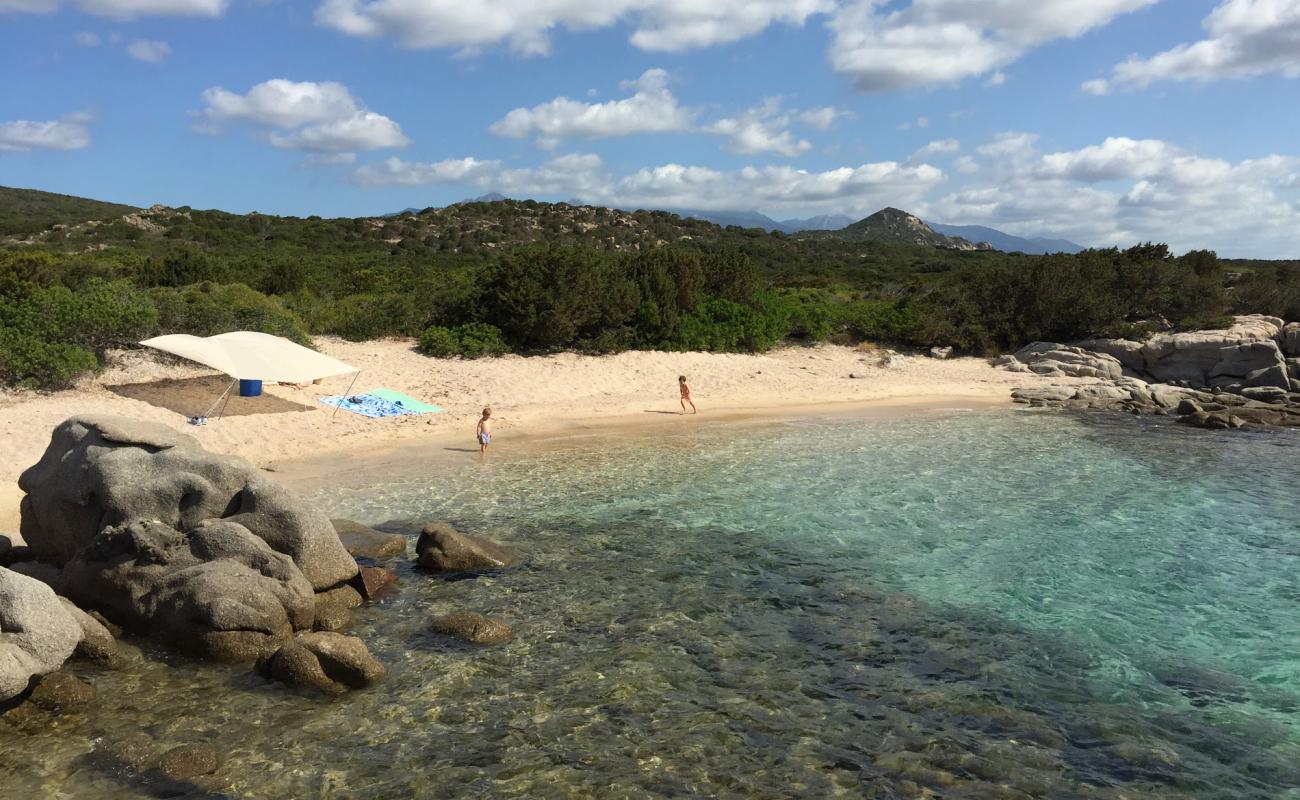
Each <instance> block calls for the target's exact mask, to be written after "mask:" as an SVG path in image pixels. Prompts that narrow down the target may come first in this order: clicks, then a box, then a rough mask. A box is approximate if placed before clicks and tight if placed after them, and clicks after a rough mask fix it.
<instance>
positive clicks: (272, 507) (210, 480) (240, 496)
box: [18, 415, 357, 589]
mask: <svg viewBox="0 0 1300 800" xmlns="http://www.w3.org/2000/svg"><path fill="white" fill-rule="evenodd" d="M18 485H19V487H20V488H21V489H22V490H23V491H25V492H27V495H26V497H24V498H23V502H22V528H21V533H22V536H23V538H24V539H25V540H26V541H27V544H28V545H30V546H31V548H32V550H33V552H34V554H35V556H36V557H37V558H38V559H41V560H43V561H49V562H51V563H54V564H57V565H62V564H65V563H67V562H68V561H70V560H71V559H72V558H73V557H74V556H75V555H76V554H77V551H78V550H80V549H81V548H83V547H85V546H87V545H89V544H90V543H91V541H92V540H93V539H94V538H95V536H96V535H97V534H98V533H99V532H100V531H102V530H104V529H105V528H111V527H120V526H124V525H129V524H131V523H133V522H137V521H152V522H159V523H162V524H163V525H166V526H168V527H170V528H173V529H175V530H178V531H190V530H192V529H194V528H196V527H197V526H198V525H199V524H200V523H202V522H204V521H205V520H211V519H229V520H231V521H233V522H236V523H238V524H239V525H241V526H243V527H244V528H245V529H246V530H248V531H249V532H251V533H252V534H253V535H255V536H257V537H258V538H260V539H262V540H263V541H264V542H266V543H267V544H268V545H269V546H270V547H271V548H272V549H273V550H275V551H276V552H279V553H283V554H284V555H287V556H289V557H290V558H291V559H292V560H293V562H294V564H295V565H296V566H297V568H298V569H299V570H300V571H301V572H302V574H303V575H305V576H306V577H307V580H309V581H310V582H311V584H312V586H313V588H316V589H328V588H332V587H334V586H337V585H338V584H340V583H342V582H344V581H346V580H348V579H349V578H351V577H352V576H353V575H355V574H356V572H357V566H356V562H355V561H354V560H353V559H352V557H351V556H350V555H348V552H347V550H345V549H344V548H343V545H342V543H341V542H340V541H339V538H338V535H337V534H335V532H334V526H333V525H331V524H330V521H329V519H328V518H327V517H325V515H324V514H322V513H320V512H319V511H318V510H316V509H314V508H312V507H310V506H308V505H306V504H305V503H303V502H302V501H300V500H298V499H297V498H295V497H293V496H292V495H290V494H289V493H288V492H286V491H285V490H284V489H283V488H282V487H280V486H279V485H278V484H275V483H273V482H271V481H270V480H268V479H266V478H265V477H263V476H262V475H261V474H260V473H259V472H258V471H257V470H256V469H255V468H254V467H253V465H252V464H249V463H248V462H247V461H245V460H243V459H241V458H236V457H233V456H224V455H218V454H215V453H209V452H208V451H206V450H204V449H203V447H202V445H200V444H199V442H198V440H197V439H195V438H194V437H192V436H189V435H187V434H182V433H177V432H176V431H173V430H172V429H171V428H169V427H167V426H165V425H160V424H157V423H149V422H139V421H136V420H131V419H127V418H124V417H113V416H106V415H95V416H81V417H72V418H71V419H68V420H67V421H65V422H64V423H62V424H61V425H59V426H58V427H57V428H56V429H55V430H54V435H53V437H52V439H51V442H50V446H49V447H48V448H47V449H46V451H45V455H44V456H42V458H41V460H40V461H39V462H38V463H37V464H36V465H35V466H32V467H31V468H29V469H28V470H27V471H25V472H24V473H23V474H22V475H21V476H20V477H19V479H18Z"/></svg>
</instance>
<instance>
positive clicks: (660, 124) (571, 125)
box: [489, 69, 694, 147]
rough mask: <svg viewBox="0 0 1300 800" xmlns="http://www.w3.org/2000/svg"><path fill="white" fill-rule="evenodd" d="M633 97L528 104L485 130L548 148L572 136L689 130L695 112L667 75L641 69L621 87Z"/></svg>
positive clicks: (609, 135) (659, 71) (563, 98)
mask: <svg viewBox="0 0 1300 800" xmlns="http://www.w3.org/2000/svg"><path fill="white" fill-rule="evenodd" d="M623 88H624V90H627V91H631V90H633V89H635V90H636V91H635V93H634V94H633V95H632V96H631V97H627V98H624V99H622V100H611V101H609V102H606V103H583V102H580V101H578V100H570V99H569V98H567V97H557V98H556V99H554V100H552V101H550V102H548V103H542V104H541V105H536V106H533V107H532V108H516V109H514V110H513V111H511V112H510V113H508V114H506V115H505V116H504V117H502V118H501V119H500V120H498V121H496V122H494V123H492V126H491V127H490V128H489V130H491V131H492V133H495V134H497V135H498V136H509V137H512V138H516V139H525V138H529V137H536V138H537V140H538V142H539V143H540V144H542V145H544V146H547V147H554V146H556V145H558V144H559V142H561V141H563V140H565V139H571V138H576V137H581V138H587V139H598V138H606V137H612V136H630V135H633V134H638V133H667V132H672V131H685V130H689V129H690V128H691V126H692V125H693V124H694V114H693V113H692V112H690V111H688V110H686V109H684V108H682V107H681V106H680V105H678V103H677V98H676V97H674V96H673V93H672V91H671V90H669V88H668V73H667V72H665V71H664V70H662V69H651V70H646V71H645V73H644V74H642V75H641V77H640V78H637V79H636V80H634V81H628V82H625V83H624V84H623Z"/></svg>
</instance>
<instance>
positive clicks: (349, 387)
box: [330, 370, 361, 422]
mask: <svg viewBox="0 0 1300 800" xmlns="http://www.w3.org/2000/svg"><path fill="white" fill-rule="evenodd" d="M360 377H361V370H357V372H356V374H355V375H353V376H352V383H349V384H348V390H347V391H346V392H344V393H343V399H344V400H347V398H348V396H349V395H351V394H352V387H353V386H356V385H357V378H360ZM340 408H342V406H334V413H333V414H330V422H333V421H334V418H335V417H337V416H338V415H339V409H340Z"/></svg>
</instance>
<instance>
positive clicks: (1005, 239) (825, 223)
mask: <svg viewBox="0 0 1300 800" xmlns="http://www.w3.org/2000/svg"><path fill="white" fill-rule="evenodd" d="M660 210H663V211H668V212H671V213H673V214H676V215H678V216H680V217H686V218H688V219H702V220H705V221H706V222H712V223H713V224H715V225H721V226H723V227H726V226H728V225H739V226H740V227H742V228H762V229H763V230H765V231H780V232H782V233H787V234H795V233H804V232H808V231H840V230H844V229H846V228H849V227H851V226H853V225H855V224H857V223H856V222H855V221H854V219H853V217H850V216H848V215H846V214H824V215H822V216H819V217H808V218H807V219H786V220H775V219H772V218H771V217H769V216H767V215H766V214H761V213H759V212H757V211H700V210H697V209H689V208H665V209H660ZM885 210H886V211H889V210H890V209H885ZM893 210H895V211H896V209H893ZM878 213H879V212H878ZM898 213H900V214H902V213H906V212H898ZM873 216H875V215H873ZM886 216H887V217H892V216H893V215H886ZM907 216H908V217H911V218H912V219H917V221H921V220H919V219H918V218H917V217H915V216H913V215H911V214H907ZM868 219H870V217H868ZM893 221H894V222H899V223H900V225H901V227H898V228H897V229H896V231H895V232H896V233H897V234H899V236H900V238H899V239H898V240H899V241H918V240H925V242H926V243H928V244H932V245H934V246H938V247H956V248H958V249H967V248H965V247H963V246H962V245H961V243H960V242H956V241H947V240H949V239H952V240H958V239H959V240H963V241H965V242H967V243H969V244H973V245H978V244H980V243H983V242H987V243H988V244H990V245H992V249H993V250H1001V251H1003V252H1006V253H1016V252H1020V253H1029V254H1031V255H1041V254H1043V253H1079V252H1082V251H1083V250H1086V249H1087V248H1085V247H1084V246H1083V245H1080V244H1076V243H1074V242H1071V241H1068V240H1066V239H1050V238H1032V239H1026V238H1022V237H1020V236H1012V235H1011V234H1009V233H1003V232H1002V231H999V230H996V229H994V228H987V227H984V226H982V225H944V224H941V223H937V222H921V224H922V225H926V226H928V227H929V229H930V231H931V233H933V234H935V235H936V236H938V237H939V238H934V237H931V236H929V235H928V234H925V233H924V232H920V233H911V232H909V230H910V226H908V225H905V224H902V223H901V221H900V220H898V219H894V220H893ZM877 222H878V223H881V224H882V225H887V224H888V222H889V220H888V219H880V220H877ZM847 238H855V237H853V236H852V235H850V236H849V237H847ZM877 238H890V237H889V236H887V235H881V236H878V237H877ZM976 249H979V248H976Z"/></svg>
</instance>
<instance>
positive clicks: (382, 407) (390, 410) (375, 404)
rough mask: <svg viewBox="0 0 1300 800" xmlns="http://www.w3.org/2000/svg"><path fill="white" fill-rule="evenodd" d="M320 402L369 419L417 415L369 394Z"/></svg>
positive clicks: (321, 399) (389, 401)
mask: <svg viewBox="0 0 1300 800" xmlns="http://www.w3.org/2000/svg"><path fill="white" fill-rule="evenodd" d="M320 401H321V402H322V403H324V404H325V405H327V406H334V407H335V408H341V409H343V410H344V411H351V412H352V413H353V414H360V415H361V416H363V417H370V418H371V419H380V418H383V417H404V416H407V415H408V414H415V413H417V412H415V411H408V410H407V409H405V408H402V407H401V406H399V405H398V404H396V403H394V402H393V401H391V400H384V399H383V398H380V397H375V396H374V395H369V394H349V395H336V396H334V397H322V398H320Z"/></svg>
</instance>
